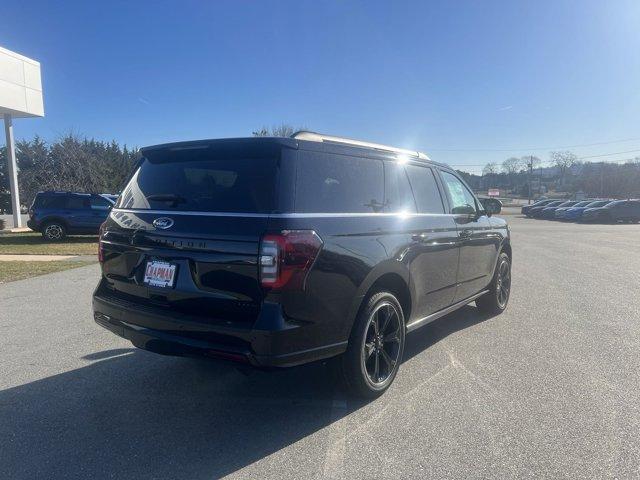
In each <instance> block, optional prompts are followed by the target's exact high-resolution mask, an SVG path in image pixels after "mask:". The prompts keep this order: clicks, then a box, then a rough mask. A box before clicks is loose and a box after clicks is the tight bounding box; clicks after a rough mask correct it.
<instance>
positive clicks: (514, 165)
mask: <svg viewBox="0 0 640 480" xmlns="http://www.w3.org/2000/svg"><path fill="white" fill-rule="evenodd" d="M520 169H522V164H521V163H520V159H519V158H516V157H511V158H507V159H506V160H505V161H503V162H502V171H503V172H504V173H506V174H507V175H513V174H514V173H518V172H519V171H520Z"/></svg>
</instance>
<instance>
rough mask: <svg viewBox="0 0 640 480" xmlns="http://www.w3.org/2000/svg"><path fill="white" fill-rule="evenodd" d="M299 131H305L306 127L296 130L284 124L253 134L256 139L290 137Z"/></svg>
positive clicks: (265, 128) (264, 128)
mask: <svg viewBox="0 0 640 480" xmlns="http://www.w3.org/2000/svg"><path fill="white" fill-rule="evenodd" d="M299 130H304V127H298V128H294V127H292V126H291V125H288V124H286V123H283V124H281V125H279V126H273V127H271V128H269V127H266V126H264V127H262V128H261V129H260V130H256V131H254V132H252V135H253V136H254V137H290V136H291V135H293V134H294V133H296V132H297V131H299Z"/></svg>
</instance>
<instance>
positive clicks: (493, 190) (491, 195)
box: [489, 188, 500, 197]
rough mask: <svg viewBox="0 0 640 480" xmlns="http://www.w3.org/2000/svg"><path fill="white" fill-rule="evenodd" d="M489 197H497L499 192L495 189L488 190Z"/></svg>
mask: <svg viewBox="0 0 640 480" xmlns="http://www.w3.org/2000/svg"><path fill="white" fill-rule="evenodd" d="M489 196H490V197H499V196H500V190H498V189H497V188H490V189H489Z"/></svg>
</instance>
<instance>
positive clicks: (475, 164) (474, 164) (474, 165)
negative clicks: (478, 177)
mask: <svg viewBox="0 0 640 480" xmlns="http://www.w3.org/2000/svg"><path fill="white" fill-rule="evenodd" d="M606 155H615V154H606ZM595 156H596V157H598V156H602V155H595ZM584 158H592V157H579V158H578V160H581V159H584ZM636 158H638V157H629V158H618V159H616V160H609V161H604V160H602V161H600V162H586V163H596V164H598V163H619V162H628V161H631V160H635V159H636ZM489 163H491V162H489ZM447 165H449V166H450V167H486V166H487V164H486V163H448V164H447ZM538 165H554V163H553V161H552V160H541V161H540V163H539V164H538ZM498 166H499V165H498ZM536 168H539V167H536Z"/></svg>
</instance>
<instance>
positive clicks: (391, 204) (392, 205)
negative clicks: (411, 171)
mask: <svg viewBox="0 0 640 480" xmlns="http://www.w3.org/2000/svg"><path fill="white" fill-rule="evenodd" d="M384 192H385V199H384V204H385V211H387V212H404V213H416V211H417V210H416V202H415V200H414V199H413V195H412V194H411V185H409V179H408V178H407V172H406V171H405V169H404V167H403V166H402V165H400V164H399V163H397V162H384Z"/></svg>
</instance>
